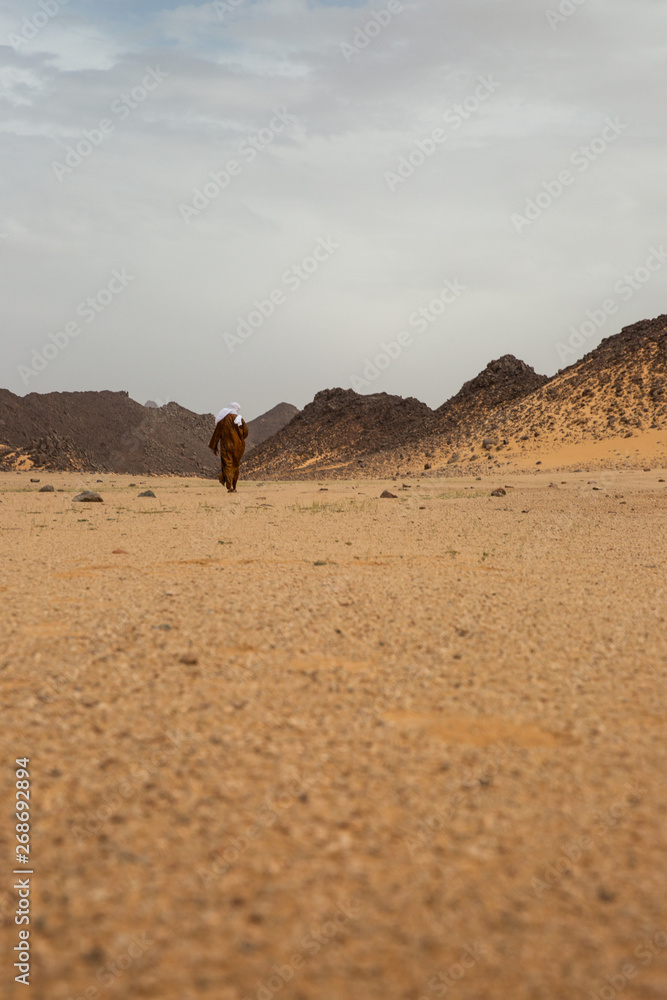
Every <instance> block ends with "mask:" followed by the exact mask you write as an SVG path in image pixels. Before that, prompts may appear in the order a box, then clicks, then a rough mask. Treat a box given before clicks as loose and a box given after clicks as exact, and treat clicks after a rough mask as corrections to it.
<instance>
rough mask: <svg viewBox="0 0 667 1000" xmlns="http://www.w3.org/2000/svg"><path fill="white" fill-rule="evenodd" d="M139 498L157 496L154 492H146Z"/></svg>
mask: <svg viewBox="0 0 667 1000" xmlns="http://www.w3.org/2000/svg"><path fill="white" fill-rule="evenodd" d="M139 496H140V497H154V496H155V494H154V493H153V491H152V490H144V492H143V493H140V494H139Z"/></svg>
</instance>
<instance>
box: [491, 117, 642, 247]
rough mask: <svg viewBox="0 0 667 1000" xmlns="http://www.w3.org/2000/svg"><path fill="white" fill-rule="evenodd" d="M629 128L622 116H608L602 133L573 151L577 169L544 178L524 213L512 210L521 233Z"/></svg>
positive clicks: (515, 226) (570, 157)
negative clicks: (540, 188) (539, 189)
mask: <svg viewBox="0 0 667 1000" xmlns="http://www.w3.org/2000/svg"><path fill="white" fill-rule="evenodd" d="M627 127H628V126H627V125H626V124H624V123H623V122H622V121H621V119H620V118H613V119H612V118H606V119H605V127H604V128H603V129H602V131H601V132H600V135H598V136H596V137H595V138H594V139H591V140H590V142H589V143H588V144H587V145H582V146H579V147H578V148H577V149H575V150H574V151H573V152H572V153H570V156H569V158H568V163H569V164H570V165H571V166H572V167H574V168H575V172H574V173H573V172H572V170H569V169H563V170H560V171H559V172H558V175H557V176H556V177H554V179H553V180H547V181H542V190H541V191H538V193H537V194H536V195H535V197H534V198H528V199H527V200H526V204H525V206H524V209H523V214H521V213H520V212H513V213H512V215H511V217H510V221H511V223H512V225H513V226H514V228H515V230H516V231H517V233H521V232H523V230H524V229H527V228H528V227H529V226H532V225H533V223H534V222H537V220H538V219H539V218H541V216H543V215H544V213H545V212H546V211H547V210H548V209H549V208H551V206H552V205H553V204H554V202H556V201H558V199H559V198H562V196H563V195H564V194H565V191H566V189H567V188H569V187H571V186H572V185H573V184H574V182H575V181H576V179H577V177H578V176H581V174H585V173H586V171H587V170H588V169H589V167H590V166H591V165H592V164H593V163H595V162H596V161H597V160H599V159H600V157H601V156H603V155H604V153H606V151H607V150H608V149H609V147H610V146H611V145H613V143H615V142H617V141H618V139H619V137H620V136H621V135H622V134H623V132H625V130H626V129H627Z"/></svg>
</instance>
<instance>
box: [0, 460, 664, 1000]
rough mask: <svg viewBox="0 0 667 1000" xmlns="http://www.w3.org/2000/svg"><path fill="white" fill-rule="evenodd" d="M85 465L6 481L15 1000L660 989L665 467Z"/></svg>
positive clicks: (0, 520)
mask: <svg viewBox="0 0 667 1000" xmlns="http://www.w3.org/2000/svg"><path fill="white" fill-rule="evenodd" d="M31 478H39V479H40V480H41V482H40V483H31V482H30V479H31ZM98 478H100V477H96V476H90V477H86V476H83V475H79V474H65V473H52V474H46V473H41V474H37V475H35V474H34V473H20V474H17V473H5V474H2V475H0V500H1V501H2V502H1V503H0V533H1V545H2V554H3V576H2V579H1V580H0V593H1V596H2V606H3V641H2V646H1V648H0V685H1V691H2V706H3V724H2V727H1V730H0V734H1V735H0V739H1V742H2V754H3V761H4V766H3V768H2V771H1V772H0V773H1V775H2V778H1V783H2V793H3V801H4V802H7V795H8V794H9V795H10V796H11V800H12V801H13V798H14V775H13V770H12V767H13V762H14V759H15V758H17V757H23V756H27V757H29V758H30V773H31V795H32V800H31V806H32V819H31V831H30V832H31V837H32V851H33V853H32V855H31V862H32V865H33V867H34V872H35V874H34V875H33V876H31V879H32V882H31V924H30V935H31V936H30V942H31V955H32V972H31V987H30V992H29V994H28V991H26V990H25V987H24V986H22V985H20V984H15V983H14V982H12V973H11V963H12V961H13V959H11V958H10V957H9V956H10V955H12V954H13V953H12V948H13V947H14V945H15V944H17V942H18V928H17V927H16V926H15V924H14V923H13V920H14V912H15V910H16V907H17V895H16V891H15V890H14V889H12V885H13V882H12V878H13V876H12V875H11V870H12V868H13V865H14V860H13V858H14V851H15V846H16V842H15V834H14V828H13V822H14V819H13V814H12V813H11V812H10V811H9V809H7V808H5V809H4V811H3V822H2V824H0V839H1V842H2V856H3V858H4V859H5V860H4V864H5V876H4V877H3V882H2V891H1V892H0V920H1V921H2V923H3V925H4V926H3V927H2V932H1V937H2V940H3V945H4V949H5V950H4V961H3V964H2V976H3V996H7V997H8V998H12V1000H13V998H18V997H24V996H27V995H30V996H31V997H32V998H33V1000H68V998H73V1000H74V998H80V997H85V998H86V1000H120V998H123V1000H135V998H155V1000H158V998H159V1000H243V998H252V1000H272V998H273V997H279V998H285V1000H422V998H427V1000H432V998H436V997H443V996H445V997H447V998H450V997H452V998H453V997H456V998H457V1000H491V998H493V1000H495V998H499V1000H500V998H502V1000H504V998H513V1000H571V998H578V997H582V998H584V997H585V998H589V1000H590V997H591V996H594V997H602V998H604V997H609V996H611V995H612V993H611V992H610V991H615V992H614V995H616V993H620V994H621V995H622V997H623V998H624V1000H625V998H628V1000H639V998H641V1000H658V998H661V997H665V996H667V904H666V900H667V869H666V867H665V863H664V862H665V848H666V846H667V785H666V783H665V774H666V773H667V746H666V744H665V722H666V720H667V704H666V701H665V678H666V676H667V628H666V624H665V616H666V606H665V594H666V580H665V565H666V557H667V539H666V533H665V523H666V515H667V484H666V483H665V480H667V474H665V473H664V472H661V471H659V470H658V469H657V468H654V469H653V470H652V471H651V472H647V473H645V472H632V471H618V472H603V473H602V472H601V473H591V472H582V473H576V474H574V473H569V474H567V475H558V476H557V477H553V476H552V475H549V474H547V475H545V474H541V473H536V472H535V468H534V465H532V466H531V471H530V474H520V473H518V472H517V471H512V472H509V471H502V472H499V473H498V478H497V479H492V478H491V477H485V478H484V480H483V481H478V480H477V479H476V478H475V477H474V475H473V476H471V477H468V478H459V479H451V478H449V479H447V480H436V479H430V480H428V479H420V480H419V481H417V480H416V479H413V480H411V482H410V483H406V486H405V487H404V486H403V484H402V482H401V481H400V480H399V481H393V480H389V481H383V482H379V481H369V480H356V481H347V482H343V481H335V482H334V481H329V482H325V481H321V482H317V481H314V482H309V483H305V482H300V483H287V482H264V483H261V482H248V481H244V482H242V483H241V484H240V487H239V493H238V494H237V495H235V496H228V495H227V494H226V493H225V491H224V490H222V489H221V487H220V486H219V485H218V484H217V483H215V482H211V481H208V480H196V479H191V480H177V479H170V478H162V479H161V478H157V477H153V478H151V479H150V480H147V481H146V482H145V483H144V482H143V481H142V480H140V479H137V478H135V479H133V480H132V479H130V477H128V476H115V477H112V476H104V477H102V479H103V481H102V482H97V481H96V479H98ZM563 480H565V482H563ZM552 482H553V484H554V485H552ZM45 483H50V484H53V485H54V487H55V488H56V489H55V492H53V493H38V492H37V490H39V489H40V488H41V487H42V486H43V485H44V484H45ZM131 483H132V484H133V485H130V484H131ZM147 487H150V488H151V489H152V490H154V492H155V494H156V497H155V498H154V499H152V498H139V497H138V493H140V492H141V491H142V490H144V489H146V488H147ZM493 487H504V488H505V495H501V496H498V497H491V496H490V492H491V489H492V488H493ZM385 488H389V489H390V490H391V492H393V493H395V494H397V496H396V498H395V499H379V496H380V493H381V492H382V491H383V489H385ZM81 489H93V490H98V491H99V492H100V493H101V495H102V497H103V498H104V503H97V504H83V503H73V502H72V497H73V495H74V494H75V493H77V492H78V491H79V490H81ZM58 490H62V491H63V492H58ZM601 991H602V992H601Z"/></svg>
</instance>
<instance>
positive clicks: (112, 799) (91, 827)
mask: <svg viewBox="0 0 667 1000" xmlns="http://www.w3.org/2000/svg"><path fill="white" fill-rule="evenodd" d="M165 735H166V737H167V740H168V741H169V743H168V745H167V747H166V748H165V749H161V750H156V751H154V752H153V753H151V754H143V755H142V758H141V763H138V764H134V765H133V766H132V768H131V769H130V771H129V774H128V775H127V776H126V777H125V778H123V779H121V781H118V782H115V783H114V784H113V785H112V786H111V787H110V788H109V789H108V790H107V791H105V793H104V795H103V796H102V805H100V806H98V808H97V809H94V810H93V811H91V812H90V813H88V815H87V816H86V818H85V819H84V820H83V822H81V823H72V824H71V825H70V833H71V834H72V836H73V837H74V838H75V839H76V840H77V841H82V840H86V839H87V838H88V837H94V836H96V835H97V834H98V833H99V832H100V830H101V829H102V826H103V825H104V824H105V823H107V822H108V820H109V819H110V817H111V816H112V815H113V814H114V812H115V811H116V810H117V809H118V807H119V806H120V805H122V803H123V800H125V801H127V800H128V799H131V798H132V797H133V796H134V795H136V794H137V792H139V791H141V790H142V789H143V786H144V783H145V782H146V781H149V780H150V778H151V776H152V775H153V774H155V773H156V772H157V771H158V770H159V768H161V767H164V765H165V764H166V763H167V761H168V760H169V758H170V757H172V756H173V755H174V754H175V753H177V752H178V751H179V750H180V749H181V748H182V747H184V746H185V745H186V744H188V745H190V744H192V743H193V742H194V741H195V740H196V739H197V737H196V736H192V735H185V734H183V733H181V732H179V731H178V730H173V731H169V730H167V732H166V733H165Z"/></svg>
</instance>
